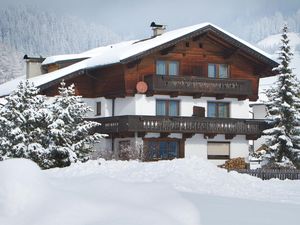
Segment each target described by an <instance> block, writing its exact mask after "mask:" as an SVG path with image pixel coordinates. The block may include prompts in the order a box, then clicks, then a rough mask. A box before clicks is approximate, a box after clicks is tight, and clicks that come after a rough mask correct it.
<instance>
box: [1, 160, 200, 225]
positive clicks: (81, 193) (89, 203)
mask: <svg viewBox="0 0 300 225" xmlns="http://www.w3.org/2000/svg"><path fill="white" fill-rule="evenodd" d="M86 165H88V164H82V165H81V166H86ZM79 167H80V166H79ZM77 168H78V167H77ZM86 169H88V168H86ZM65 170H66V169H57V170H56V173H58V174H60V172H61V171H65ZM52 175H53V174H52ZM0 177H1V182H0V224H1V225H2V224H3V225H4V224H5V225H6V224H7V225H8V224H9V225H17V224H18V225H19V224H31V225H32V224H36V225H48V224H49V225H53V224H55V225H60V224H62V225H66V224H70V225H77V224H78V225H79V224H80V225H85V224H88V225H92V224H95V225H96V224H97V225H99V224H105V225H127V224H128V225H135V224H136V225H140V224H144V225H147V224H149V225H150V224H151V225H153V224H162V225H168V224H170V225H171V224H172V225H177V224H178V225H183V224H193V225H197V224H199V212H197V210H196V208H195V207H194V206H193V205H192V204H191V203H189V202H188V201H187V200H185V199H184V198H183V197H181V195H180V194H179V193H178V192H177V191H175V190H174V189H172V188H170V187H169V186H168V185H162V184H145V183H139V182H135V183H129V182H122V181H119V180H117V179H112V178H109V177H105V176H103V175H101V174H90V175H86V176H69V175H67V174H66V176H60V177H54V176H51V175H50V174H49V173H47V172H45V171H41V170H40V169H39V168H38V167H37V166H36V165H35V164H34V163H32V162H31V161H29V160H20V159H17V160H7V161H4V162H0Z"/></svg>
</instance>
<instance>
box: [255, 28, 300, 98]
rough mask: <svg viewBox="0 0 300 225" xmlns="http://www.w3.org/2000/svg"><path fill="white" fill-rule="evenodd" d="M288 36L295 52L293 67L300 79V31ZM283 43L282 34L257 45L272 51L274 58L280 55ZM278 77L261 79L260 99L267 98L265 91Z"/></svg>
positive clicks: (272, 36)
mask: <svg viewBox="0 0 300 225" xmlns="http://www.w3.org/2000/svg"><path fill="white" fill-rule="evenodd" d="M288 37H289V39H290V46H291V51H292V52H293V54H294V55H293V56H292V61H291V67H292V68H293V72H294V74H296V76H297V77H298V79H299V80H300V34H299V33H288ZM280 45H281V34H276V35H271V36H268V37H267V38H265V39H263V40H261V41H259V42H258V43H257V46H258V47H259V48H261V49H263V50H264V51H266V52H268V53H270V54H271V55H272V58H273V59H274V60H276V59H277V57H278V53H277V52H278V51H279V47H280ZM276 79H277V77H267V78H263V79H260V86H259V92H260V97H259V98H260V100H266V96H265V95H264V94H263V91H264V90H265V89H266V88H268V87H270V86H271V85H272V84H273V83H274V82H275V81H276Z"/></svg>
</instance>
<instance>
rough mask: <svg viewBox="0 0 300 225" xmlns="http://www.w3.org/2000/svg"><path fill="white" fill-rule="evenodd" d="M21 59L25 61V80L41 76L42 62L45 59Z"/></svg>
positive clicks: (25, 56)
mask: <svg viewBox="0 0 300 225" xmlns="http://www.w3.org/2000/svg"><path fill="white" fill-rule="evenodd" d="M23 59H24V60H25V61H26V79H29V78H32V77H36V76H38V75H41V74H42V62H43V61H44V60H45V58H43V57H41V56H40V57H37V58H34V57H28V56H27V55H24V57H23Z"/></svg>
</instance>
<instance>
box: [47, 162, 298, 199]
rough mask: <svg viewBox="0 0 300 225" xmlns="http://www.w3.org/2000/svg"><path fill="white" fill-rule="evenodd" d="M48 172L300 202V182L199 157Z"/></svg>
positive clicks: (80, 166) (93, 164)
mask: <svg viewBox="0 0 300 225" xmlns="http://www.w3.org/2000/svg"><path fill="white" fill-rule="evenodd" d="M46 172H47V173H48V174H49V175H52V176H55V177H78V176H86V175H91V174H94V175H95V174H100V175H103V176H106V177H110V178H114V179H117V180H120V181H126V182H147V183H159V184H162V183H163V184H167V185H171V186H172V187H173V188H174V189H176V190H179V191H185V192H193V193H201V194H212V195H217V196H225V197H234V198H243V199H252V200H263V201H276V202H292V203H297V204H300V181H291V180H285V181H280V180H275V179H273V180H269V181H262V180H261V179H258V178H256V177H252V176H249V175H246V174H238V173H236V172H230V173H228V172H227V171H226V170H224V169H220V168H217V167H216V166H215V165H213V164H212V163H210V162H208V161H207V160H205V159H202V158H197V157H194V158H190V159H176V160H172V161H159V162H147V163H141V162H137V161H130V162H127V161H105V160H98V161H89V162H87V163H83V164H73V165H72V166H70V167H68V168H65V169H52V170H48V171H46Z"/></svg>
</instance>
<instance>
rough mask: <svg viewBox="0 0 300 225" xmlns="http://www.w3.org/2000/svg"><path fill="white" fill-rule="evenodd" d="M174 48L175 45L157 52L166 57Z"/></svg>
mask: <svg viewBox="0 0 300 225" xmlns="http://www.w3.org/2000/svg"><path fill="white" fill-rule="evenodd" d="M175 46H176V45H172V46H170V47H167V48H165V49H162V50H160V51H159V52H160V54H161V55H167V54H168V53H170V52H171V51H172V50H173V49H174V48H175Z"/></svg>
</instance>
